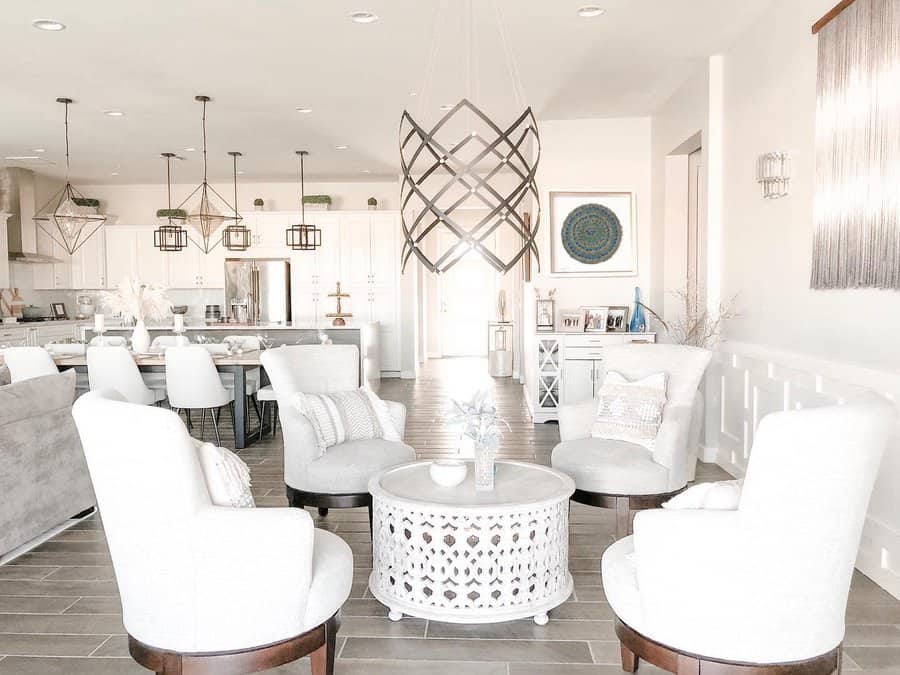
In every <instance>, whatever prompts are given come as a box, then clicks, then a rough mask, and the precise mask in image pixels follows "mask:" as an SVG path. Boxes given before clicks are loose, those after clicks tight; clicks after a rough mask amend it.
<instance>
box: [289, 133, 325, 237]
mask: <svg viewBox="0 0 900 675" xmlns="http://www.w3.org/2000/svg"><path fill="white" fill-rule="evenodd" d="M294 154H296V155H297V156H298V157H300V222H299V223H297V224H296V225H291V226H289V227H288V228H287V229H286V230H285V231H284V238H285V243H286V244H287V245H288V246H290V247H291V249H292V250H294V251H315V250H316V249H317V248H319V247H320V246H321V245H322V230H320V229H319V228H318V227H316V226H315V225H310V224H308V223H307V222H306V204H305V202H304V197H305V196H306V193H305V192H304V190H305V188H304V183H305V178H306V177H305V176H304V174H303V158H304V157H306V156H307V155H308V154H309V153H308V152H307V151H306V150H297V151H295V153H294Z"/></svg>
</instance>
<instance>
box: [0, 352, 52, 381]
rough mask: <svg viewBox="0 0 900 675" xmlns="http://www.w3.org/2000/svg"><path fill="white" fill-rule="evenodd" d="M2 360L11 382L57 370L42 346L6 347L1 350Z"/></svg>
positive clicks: (50, 373) (49, 373) (48, 373)
mask: <svg viewBox="0 0 900 675" xmlns="http://www.w3.org/2000/svg"><path fill="white" fill-rule="evenodd" d="M3 360H4V362H5V363H6V367H7V368H8V369H9V377H10V380H11V381H12V382H13V383H16V382H21V381H22V380H30V379H31V378H32V377H41V376H42V375H55V374H56V373H58V372H59V369H58V368H57V367H56V364H55V363H54V362H53V357H52V356H50V353H49V352H48V351H47V350H46V349H44V348H43V347H7V348H6V349H4V350H3Z"/></svg>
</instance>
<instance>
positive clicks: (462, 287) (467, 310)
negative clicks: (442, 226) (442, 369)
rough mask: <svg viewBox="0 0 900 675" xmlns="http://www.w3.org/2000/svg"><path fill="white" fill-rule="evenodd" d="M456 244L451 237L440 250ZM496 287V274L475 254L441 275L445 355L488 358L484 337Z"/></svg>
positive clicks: (490, 315)
mask: <svg viewBox="0 0 900 675" xmlns="http://www.w3.org/2000/svg"><path fill="white" fill-rule="evenodd" d="M442 239H443V237H442ZM453 241H455V238H453V237H452V235H450V236H449V237H448V238H447V241H442V242H441V246H442V247H441V250H442V251H445V250H447V248H448V247H449V246H450V245H452V243H453ZM496 285H497V272H496V271H495V270H494V268H493V267H491V266H490V265H489V264H488V263H487V261H485V260H484V259H483V258H482V257H481V256H480V255H478V254H477V253H472V252H470V253H469V254H467V255H466V256H464V257H463V258H462V259H461V260H460V261H459V262H458V263H456V264H455V265H454V266H453V267H451V268H450V269H449V270H448V271H447V272H445V273H444V274H441V275H440V280H439V287H440V293H439V294H440V303H441V304H440V310H441V355H442V356H487V339H486V337H485V336H486V335H487V325H488V321H490V320H491V319H492V318H493V313H494V304H495V300H496Z"/></svg>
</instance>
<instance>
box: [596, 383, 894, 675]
mask: <svg viewBox="0 0 900 675" xmlns="http://www.w3.org/2000/svg"><path fill="white" fill-rule="evenodd" d="M895 432H896V410H895V408H894V406H893V405H892V404H890V403H888V402H887V401H886V400H884V399H881V398H879V397H875V396H871V397H866V398H865V399H863V400H861V401H859V402H855V403H848V404H845V405H841V406H828V407H821V408H810V409H806V410H795V411H790V412H779V413H774V414H771V415H768V416H766V417H765V418H763V420H762V421H761V422H760V425H759V428H758V429H757V431H756V434H755V438H754V442H753V449H752V452H751V454H750V461H749V464H748V466H747V475H746V477H745V480H744V486H743V492H742V494H741V497H740V501H739V504H738V506H737V509H736V510H731V511H713V510H703V509H694V510H667V509H666V510H664V509H659V510H653V511H643V512H641V513H639V514H637V516H636V517H635V520H634V535H633V536H631V537H626V538H625V539H621V540H619V541H617V542H615V543H614V544H613V545H612V546H610V547H609V548H608V549H607V550H606V552H605V553H604V554H603V559H602V563H601V566H602V577H603V588H604V591H605V593H606V598H607V600H608V602H609V604H610V606H611V608H612V610H613V612H614V613H615V616H616V633H617V634H618V636H619V639H620V641H621V643H622V667H623V669H624V670H626V671H630V672H634V670H635V669H636V668H637V665H638V663H637V662H638V660H639V659H644V660H646V661H649V662H650V663H653V664H655V665H657V666H659V667H661V668H664V669H666V670H669V671H672V672H678V673H682V672H684V673H687V672H692V673H698V672H701V673H702V672H704V671H709V672H718V673H722V672H740V673H747V675H752V673H754V672H756V673H759V675H772V674H777V673H806V674H807V675H820V674H821V675H825V674H826V673H832V672H835V671H836V670H837V669H838V668H839V666H840V651H841V641H842V640H843V638H844V613H845V610H846V605H847V595H848V592H849V589H850V579H851V576H852V574H853V565H854V562H855V560H856V555H857V549H858V547H859V541H860V536H861V534H862V528H863V523H864V521H865V517H866V510H867V508H868V503H869V496H870V494H871V492H872V486H873V483H874V481H875V476H876V473H877V471H878V465H879V462H880V460H881V455H882V453H883V451H884V448H885V445H886V442H887V439H888V437H889V435H890V434H892V433H895ZM734 664H742V665H741V666H740V667H735V666H734ZM776 664H778V665H780V666H781V667H780V668H774V667H773V666H775V665H776ZM784 664H789V666H785V665H784ZM729 669H733V670H729Z"/></svg>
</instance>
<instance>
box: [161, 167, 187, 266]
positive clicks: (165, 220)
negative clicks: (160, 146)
mask: <svg viewBox="0 0 900 675" xmlns="http://www.w3.org/2000/svg"><path fill="white" fill-rule="evenodd" d="M160 156H161V157H163V158H164V159H165V160H166V197H167V202H166V204H167V207H166V208H164V209H159V210H158V211H157V212H156V217H157V218H158V219H159V221H160V224H159V227H157V228H156V229H155V230H153V245H154V246H155V247H156V248H158V249H159V250H160V251H166V252H175V251H182V250H184V249H185V248H186V247H187V230H186V229H185V228H184V227H183V225H184V221H185V220H186V219H187V212H186V211H185V210H184V209H173V208H172V158H173V157H175V153H174V152H164V153H162V154H161V155H160Z"/></svg>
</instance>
